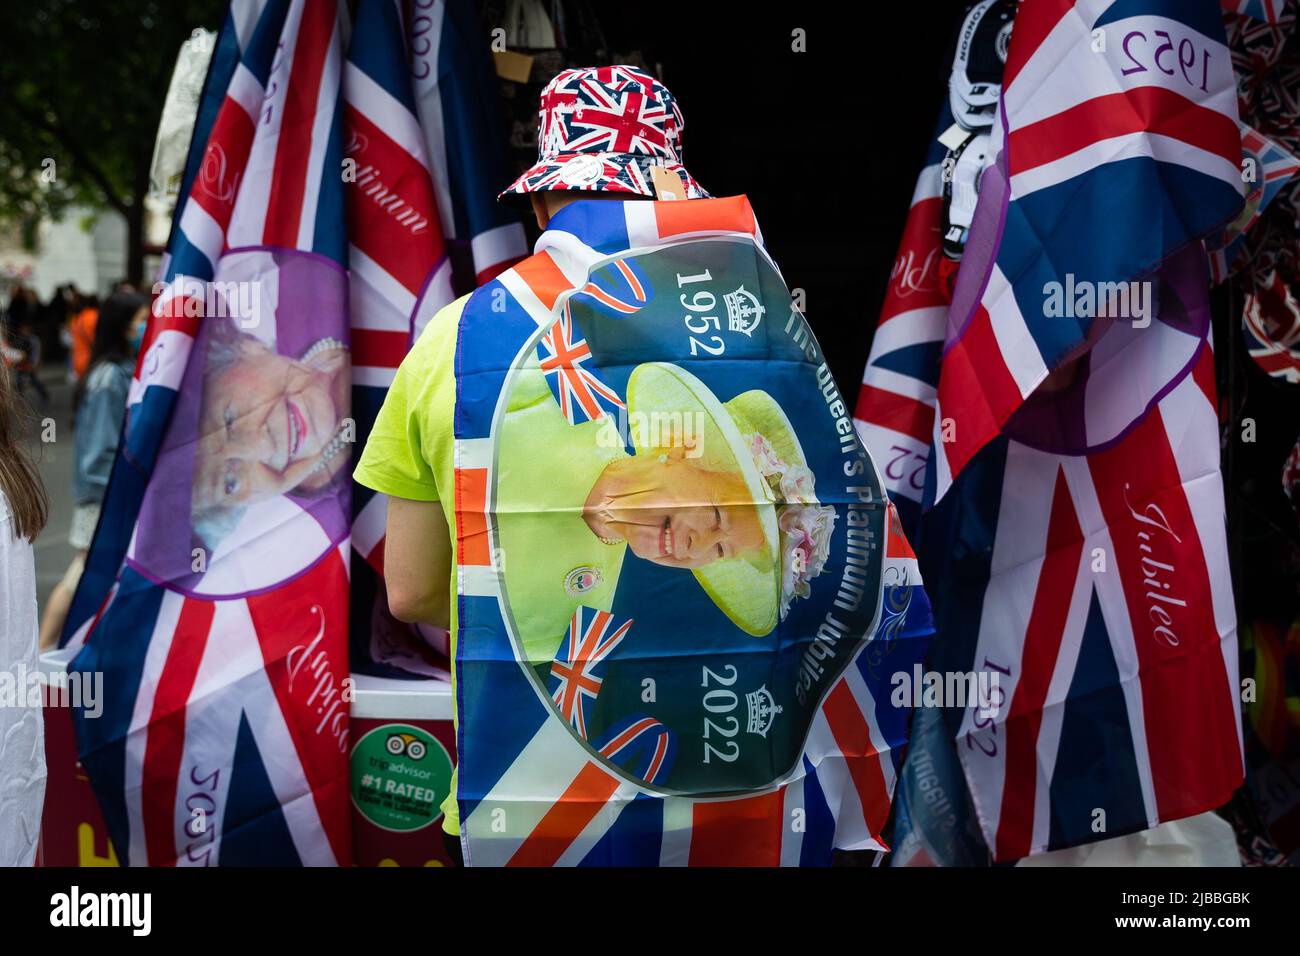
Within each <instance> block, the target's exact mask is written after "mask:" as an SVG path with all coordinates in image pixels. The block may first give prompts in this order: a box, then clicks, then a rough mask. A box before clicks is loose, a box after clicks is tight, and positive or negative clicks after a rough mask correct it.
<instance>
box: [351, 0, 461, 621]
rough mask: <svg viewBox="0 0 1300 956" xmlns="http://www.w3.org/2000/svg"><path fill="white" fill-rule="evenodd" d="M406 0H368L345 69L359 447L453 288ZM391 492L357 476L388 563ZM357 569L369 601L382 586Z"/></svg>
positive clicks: (364, 526)
mask: <svg viewBox="0 0 1300 956" xmlns="http://www.w3.org/2000/svg"><path fill="white" fill-rule="evenodd" d="M410 28H411V25H410V24H409V23H404V21H403V12H402V4H401V2H400V0H363V2H362V3H361V4H360V6H359V7H358V9H357V20H356V25H355V28H354V32H353V36H352V42H351V44H350V46H349V49H348V62H347V66H346V68H345V71H344V75H343V104H342V106H343V120H344V154H345V159H346V160H349V161H351V163H352V164H353V166H352V168H351V169H350V175H349V176H348V177H347V183H346V186H345V191H346V195H347V210H348V218H349V229H348V271H349V279H350V281H349V298H350V302H349V306H350V313H351V325H352V384H353V389H352V402H353V417H354V418H355V420H356V422H357V444H356V446H355V447H356V448H357V449H360V448H363V447H365V441H366V438H367V437H368V436H369V434H370V429H371V427H372V426H373V425H374V420H375V416H376V415H377V414H378V413H379V409H380V407H381V406H382V405H383V402H384V396H385V395H387V394H388V387H389V386H390V385H391V384H392V381H393V377H394V376H395V375H396V374H397V367H398V365H400V364H401V361H402V359H403V358H405V356H406V353H407V351H409V349H410V347H411V345H412V344H413V343H414V342H415V340H416V338H418V337H419V334H420V332H421V331H422V330H423V328H424V326H425V325H426V324H427V323H428V321H429V319H431V318H432V317H433V315H434V313H436V312H437V311H438V310H439V309H440V308H442V307H443V306H444V305H447V304H448V303H450V302H451V301H452V299H453V298H454V292H453V289H452V265H451V261H450V259H449V257H448V254H447V248H446V243H445V241H444V238H443V231H442V218H441V217H440V215H439V210H438V207H437V203H436V201H435V198H434V188H433V180H432V176H431V172H430V166H429V161H428V158H427V155H426V153H425V137H424V134H423V131H422V129H421V125H420V121H419V118H418V115H417V109H416V105H417V104H416V100H415V97H414V90H413V86H412V78H411V69H410V68H409V67H408V66H407V60H406V54H405V49H406V41H405V39H404V38H405V36H406V34H407V33H408V32H409V30H410ZM387 501H388V498H387V496H386V495H382V494H379V493H377V492H374V491H372V490H370V489H368V488H363V487H362V486H360V485H354V486H353V507H354V510H355V518H354V522H353V546H354V548H355V549H356V551H357V554H358V555H359V556H360V557H361V558H363V559H364V560H365V561H366V562H367V563H368V564H369V565H370V566H371V567H372V568H373V569H374V570H375V571H377V572H378V573H380V574H382V573H383V553H384V552H383V538H384V529H385V527H386V524H387V513H388V507H387ZM363 575H364V572H360V573H359V574H358V578H359V580H358V582H357V586H358V588H359V589H361V590H363V591H364V592H365V593H364V594H358V595H357V597H358V598H360V599H362V600H364V601H366V602H367V605H368V603H369V601H370V600H372V599H373V596H374V594H377V593H379V592H380V591H381V589H380V588H379V587H377V585H376V582H375V581H373V580H370V579H369V576H368V575H365V577H366V578H367V579H366V580H360V579H361V578H362V576H363Z"/></svg>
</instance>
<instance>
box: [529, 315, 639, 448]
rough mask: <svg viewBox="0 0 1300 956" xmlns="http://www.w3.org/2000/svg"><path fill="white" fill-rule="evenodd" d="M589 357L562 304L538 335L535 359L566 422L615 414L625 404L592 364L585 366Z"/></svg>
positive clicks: (574, 324) (589, 354) (583, 420)
mask: <svg viewBox="0 0 1300 956" xmlns="http://www.w3.org/2000/svg"><path fill="white" fill-rule="evenodd" d="M590 358H591V349H590V348H588V346H587V342H586V340H585V339H584V338H583V337H582V333H581V332H580V331H579V330H578V327H577V324H576V323H575V322H574V321H573V312H572V310H571V309H570V308H569V306H568V304H567V303H566V304H565V306H564V312H563V314H562V315H561V317H560V320H559V321H558V322H556V323H555V324H554V325H553V326H551V330H550V331H549V332H547V333H546V334H545V335H543V336H542V338H541V341H540V343H539V344H538V346H537V360H538V362H539V364H540V365H541V368H542V372H543V374H545V376H546V384H547V385H548V386H550V389H551V394H552V395H554V396H555V400H556V401H557V402H558V403H559V405H560V411H561V412H563V413H564V417H565V419H566V420H567V421H568V423H569V424H570V425H580V424H582V423H583V422H591V421H595V420H596V419H598V418H602V417H604V416H605V415H617V414H618V412H619V409H622V408H626V407H627V404H626V403H625V402H624V401H623V399H621V398H620V397H619V395H618V393H617V392H615V391H614V390H613V389H612V388H610V387H609V386H608V385H606V384H605V382H604V380H603V379H602V378H601V377H600V373H599V372H598V371H596V369H595V368H594V367H591V368H588V367H587V363H588V361H589V360H590Z"/></svg>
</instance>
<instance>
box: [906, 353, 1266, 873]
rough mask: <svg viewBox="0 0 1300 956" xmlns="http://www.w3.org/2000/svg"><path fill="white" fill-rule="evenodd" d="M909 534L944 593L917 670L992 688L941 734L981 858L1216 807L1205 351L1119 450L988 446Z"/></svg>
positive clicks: (1209, 395) (1224, 618)
mask: <svg viewBox="0 0 1300 956" xmlns="http://www.w3.org/2000/svg"><path fill="white" fill-rule="evenodd" d="M925 524H926V527H925V529H924V530H923V532H922V534H921V542H920V545H919V546H920V548H921V549H922V554H923V555H925V554H927V547H928V546H929V544H930V542H932V541H933V542H934V543H935V545H934V549H933V552H932V554H933V558H932V560H933V561H935V562H937V563H935V564H932V563H931V559H930V558H929V557H927V563H926V572H927V573H928V574H935V573H943V574H947V575H948V577H947V578H946V580H945V596H944V598H943V600H942V601H939V602H936V608H937V611H936V618H937V620H938V622H939V635H938V636H937V637H936V640H935V642H934V644H933V645H932V647H933V654H932V657H931V658H930V660H929V661H928V666H930V667H933V668H936V669H938V670H944V669H946V668H949V667H955V668H958V669H963V670H976V671H983V672H986V673H988V674H989V675H990V677H991V676H993V675H996V676H997V678H998V680H999V684H1000V690H1001V693H1002V695H1004V699H1005V703H1004V705H1003V706H1002V707H1001V708H1000V709H999V712H998V713H997V715H996V716H994V717H990V716H989V715H987V714H981V713H980V712H979V711H978V710H976V709H975V708H974V707H972V708H970V709H968V710H966V711H965V713H964V714H962V715H961V720H960V723H959V726H958V727H957V728H956V731H955V738H956V748H957V753H958V755H959V757H960V759H961V762H962V765H963V767H964V770H965V774H966V779H967V782H968V784H969V787H970V792H971V795H972V798H973V803H974V805H975V807H976V810H977V814H978V818H979V822H980V826H981V828H982V831H983V835H984V838H985V840H986V842H987V844H988V846H989V848H990V849H991V850H992V851H993V855H994V857H995V859H997V860H1014V859H1017V858H1019V857H1024V856H1027V855H1030V854H1033V853H1039V852H1042V851H1045V850H1052V849H1057V848H1060V847H1066V846H1074V845H1078V844H1082V843H1088V842H1091V841H1093V840H1097V839H1102V838H1105V837H1110V836H1117V835H1120V834H1124V833H1130V832H1134V831H1137V830H1143V829H1146V828H1148V827H1151V826H1155V825H1156V824H1158V823H1161V822H1164V821H1168V820H1176V819H1179V818H1182V817H1187V816H1192V815H1195V814H1197V813H1201V812H1203V811H1206V810H1211V809H1214V808H1215V807H1218V806H1220V805H1222V804H1223V803H1225V802H1226V801H1227V800H1228V799H1229V798H1230V797H1231V795H1232V793H1233V792H1234V790H1236V788H1237V787H1238V786H1239V785H1240V784H1241V782H1242V779H1243V762H1242V749H1241V746H1242V744H1241V722H1240V707H1239V702H1238V697H1237V695H1238V693H1239V688H1240V685H1239V683H1238V660H1237V627H1236V615H1235V609H1234V606H1233V595H1232V584H1231V575H1230V573H1229V569H1228V549H1227V540H1226V532H1225V522H1224V505H1223V483H1222V479H1221V476H1220V474H1219V447H1218V418H1217V409H1216V403H1215V392H1214V363H1213V358H1212V353H1211V351H1210V349H1209V346H1208V343H1207V345H1206V347H1205V348H1204V349H1203V350H1202V352H1201V357H1200V359H1199V360H1198V363H1197V365H1196V366H1195V368H1194V370H1193V371H1192V373H1191V374H1189V375H1186V376H1184V377H1183V378H1182V379H1181V380H1180V381H1179V383H1178V384H1177V386H1176V387H1175V388H1174V389H1173V390H1172V391H1171V392H1169V394H1168V395H1166V396H1165V397H1164V398H1163V399H1162V400H1161V401H1160V403H1159V404H1158V406H1157V407H1156V408H1155V409H1154V410H1152V411H1151V412H1149V413H1148V414H1147V415H1145V416H1144V417H1143V418H1142V419H1141V421H1140V423H1139V424H1138V426H1137V427H1136V428H1135V429H1134V430H1133V431H1131V432H1130V433H1128V434H1127V435H1126V436H1125V437H1124V438H1123V439H1122V440H1120V441H1119V442H1117V443H1115V444H1114V445H1112V446H1111V447H1109V448H1107V449H1105V450H1101V451H1096V452H1093V453H1091V454H1088V455H1059V454H1054V453H1051V452H1045V451H1042V450H1040V449H1037V448H1034V447H1031V446H1030V445H1027V444H1024V443H1021V442H1017V441H1014V440H1010V439H1007V438H999V439H997V440H995V441H994V442H993V443H991V444H990V445H989V446H988V447H987V448H986V450H985V451H984V452H982V453H981V454H980V456H979V457H978V458H977V459H976V460H975V461H974V462H972V464H971V466H970V469H969V472H968V473H967V474H965V475H963V477H962V478H961V479H960V481H959V483H958V486H957V488H955V489H954V492H953V494H952V495H951V496H949V498H948V499H945V501H944V502H941V503H940V505H939V506H937V507H936V508H935V510H934V511H933V512H931V513H930V514H928V515H927V516H926V518H925ZM958 528H960V529H961V530H960V531H955V530H954V529H958ZM949 534H955V535H956V538H955V539H954V538H952V537H946V535H949ZM941 542H942V546H943V547H946V548H949V549H951V551H950V553H956V554H957V555H958V556H955V557H952V558H949V557H947V556H946V555H945V554H943V553H942V552H941V548H940V543H941ZM962 555H964V556H966V560H965V561H963V560H962V558H961V557H960V556H962ZM972 555H975V556H978V557H976V558H974V559H973V560H971V559H970V556H972ZM1098 810H1101V811H1103V812H1104V824H1105V830H1104V831H1098V830H1097V828H1096V827H1095V824H1096V823H1097V822H1098V821H1099V820H1101V819H1102V818H1101V817H1099V816H1098V815H1097V811H1098Z"/></svg>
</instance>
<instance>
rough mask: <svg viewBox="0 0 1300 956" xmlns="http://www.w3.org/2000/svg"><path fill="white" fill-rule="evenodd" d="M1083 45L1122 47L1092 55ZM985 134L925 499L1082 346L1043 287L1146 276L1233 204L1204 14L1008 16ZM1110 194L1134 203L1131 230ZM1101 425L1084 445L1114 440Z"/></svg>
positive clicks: (1084, 332) (1232, 147) (1189, 7)
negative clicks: (988, 144) (987, 147)
mask: <svg viewBox="0 0 1300 956" xmlns="http://www.w3.org/2000/svg"><path fill="white" fill-rule="evenodd" d="M1097 31H1101V33H1100V34H1098V33H1097ZM1098 35H1101V36H1109V37H1112V38H1124V37H1128V38H1129V40H1128V41H1126V42H1123V43H1121V42H1110V43H1107V44H1106V45H1105V47H1104V49H1100V48H1099V49H1094V46H1095V45H1096V40H1095V39H1094V38H1095V36H1098ZM1164 35H1168V36H1169V37H1170V38H1171V42H1172V43H1173V44H1174V45H1181V46H1182V48H1183V49H1184V50H1185V51H1187V53H1188V56H1187V57H1186V58H1185V59H1191V60H1194V62H1193V63H1192V64H1191V65H1189V66H1188V67H1187V68H1186V69H1185V70H1181V71H1180V70H1178V69H1176V68H1168V56H1169V50H1168V49H1164V48H1163V47H1162V46H1161V41H1160V37H1162V36H1164ZM1141 37H1150V38H1151V39H1150V40H1149V41H1145V43H1144V41H1143V40H1141V39H1140V38H1141ZM1170 49H1172V47H1171V48H1170ZM1126 50H1127V51H1129V52H1131V53H1132V54H1133V56H1135V57H1138V60H1137V65H1136V66H1134V65H1133V63H1131V62H1130V61H1129V58H1128V56H1127V55H1126V52H1125V51H1126ZM1157 61H1158V62H1157ZM1170 70H1172V73H1171V72H1170ZM994 129H995V131H998V133H997V135H995V141H997V147H996V156H995V160H994V163H993V166H992V167H990V168H989V169H988V170H986V171H985V173H984V175H983V177H982V179H981V185H980V198H979V205H978V207H977V209H976V213H975V222H974V224H973V225H972V227H971V238H970V242H969V244H968V249H971V250H976V251H977V253H978V251H981V250H982V254H977V255H975V256H974V257H973V258H967V259H964V260H963V262H962V267H961V270H960V272H959V273H958V277H957V285H956V289H955V291H954V297H953V304H952V307H951V309H950V311H949V324H948V333H947V336H946V340H945V344H944V352H943V368H942V373H941V376H940V380H939V388H938V400H937V405H936V415H935V422H934V447H935V448H936V449H938V451H939V453H938V454H937V455H936V457H935V468H934V471H933V476H932V477H933V483H934V485H933V493H932V496H931V497H932V498H933V499H934V500H938V499H940V498H942V497H943V495H944V493H945V492H946V491H947V489H948V488H949V487H950V486H951V484H952V480H953V478H954V477H955V476H956V475H957V474H959V473H960V472H961V469H962V468H963V467H965V465H966V463H967V462H969V461H970V460H971V459H972V458H973V457H974V455H975V453H976V452H978V451H979V449H980V448H982V447H983V446H984V445H985V444H987V443H988V442H989V441H990V440H992V439H993V438H994V437H995V436H996V435H997V434H998V432H999V429H1000V428H1001V427H1002V426H1003V425H1004V424H1005V423H1006V422H1007V421H1008V419H1010V418H1011V416H1012V415H1013V414H1014V413H1015V412H1016V411H1017V409H1019V408H1020V407H1021V406H1022V405H1023V404H1024V403H1025V400H1026V399H1027V398H1028V397H1029V396H1030V395H1031V394H1033V393H1034V391H1035V390H1036V389H1037V388H1038V386H1039V385H1040V384H1042V383H1043V381H1044V380H1045V379H1046V378H1047V377H1048V376H1049V375H1050V374H1052V373H1053V372H1054V371H1055V370H1056V369H1057V368H1058V367H1059V366H1061V365H1062V364H1063V363H1065V362H1066V361H1067V359H1073V358H1075V357H1077V355H1078V354H1080V353H1081V351H1083V350H1085V349H1086V348H1087V346H1088V345H1089V344H1090V343H1091V341H1092V338H1091V337H1092V336H1093V333H1094V325H1095V324H1097V323H1095V321H1094V320H1095V316H1089V315H1074V314H1073V313H1067V314H1066V315H1063V316H1058V315H1054V314H1050V313H1049V312H1048V311H1047V309H1046V308H1045V305H1044V300H1045V289H1046V287H1047V286H1048V284H1049V283H1052V282H1060V283H1064V282H1066V281H1067V278H1068V276H1073V277H1074V279H1076V280H1082V281H1085V282H1088V283H1090V284H1097V283H1115V282H1122V283H1128V282H1130V281H1132V280H1135V279H1136V278H1138V277H1140V276H1147V275H1148V274H1150V273H1151V272H1153V271H1154V270H1155V269H1157V268H1159V266H1160V265H1161V263H1163V262H1165V261H1166V260H1167V259H1169V258H1170V257H1171V256H1172V255H1173V254H1174V253H1175V252H1177V251H1178V250H1179V249H1181V248H1182V247H1184V246H1185V245H1187V244H1188V243H1190V242H1193V241H1196V240H1199V239H1201V238H1202V237H1204V236H1205V235H1206V234H1207V233H1209V232H1210V231H1211V230H1212V229H1214V228H1216V227H1217V226H1219V225H1220V224H1221V223H1223V222H1226V221H1229V220H1231V219H1232V218H1234V217H1235V216H1236V215H1237V214H1238V213H1239V212H1240V211H1241V208H1242V205H1243V192H1244V190H1243V186H1242V181H1241V133H1240V128H1239V122H1238V117H1237V97H1236V84H1235V79H1234V77H1233V73H1232V67H1231V62H1230V59H1229V56H1228V49H1227V47H1226V46H1225V44H1224V33H1223V21H1222V17H1221V15H1220V11H1219V8H1218V5H1217V4H1216V3H1214V2H1213V0H1138V2H1133V0H1078V2H1066V0H1042V2H1036V0H1031V2H1025V3H1022V4H1021V5H1020V8H1019V11H1018V13H1017V18H1016V23H1015V32H1014V33H1013V34H1012V38H1011V45H1010V50H1009V52H1008V56H1007V64H1006V71H1005V76H1004V82H1003V94H1002V101H1001V104H1000V107H999V112H998V116H997V119H996V120H995V123H994ZM1117 196H1126V197H1149V200H1148V199H1146V198H1144V200H1143V202H1142V203H1141V204H1140V205H1141V207H1142V208H1143V215H1142V216H1138V215H1137V210H1138V208H1139V204H1138V203H1129V204H1126V205H1125V204H1121V205H1117V204H1116V202H1115V201H1114V197H1117ZM1152 223H1158V224H1160V228H1150V226H1151V224H1152ZM1065 224H1068V226H1067V225H1065ZM1065 266H1068V269H1066V268H1064V267H1065ZM1103 327H1104V325H1098V328H1097V330H1100V329H1101V328H1103ZM1157 378H1158V377H1157ZM1151 384H1152V385H1153V387H1154V389H1155V390H1158V389H1159V388H1160V387H1161V386H1162V385H1163V382H1160V381H1157V380H1156V379H1152V380H1151ZM1155 398H1156V395H1155V392H1154V391H1153V392H1152V393H1151V394H1149V395H1148V396H1147V400H1148V402H1150V401H1153V400H1154V399H1155ZM1144 404H1145V403H1144ZM1111 424H1113V423H1110V422H1107V423H1105V425H1104V426H1103V427H1102V428H1100V429H1098V430H1094V434H1093V435H1092V436H1091V437H1092V442H1091V443H1092V444H1100V443H1101V442H1104V441H1106V440H1109V439H1110V438H1113V437H1115V433H1114V432H1110V433H1109V434H1107V433H1106V431H1107V429H1108V428H1109V426H1110V425H1111Z"/></svg>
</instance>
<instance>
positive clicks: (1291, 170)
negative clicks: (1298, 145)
mask: <svg viewBox="0 0 1300 956" xmlns="http://www.w3.org/2000/svg"><path fill="white" fill-rule="evenodd" d="M1241 152H1242V156H1243V157H1244V159H1243V162H1246V163H1248V164H1253V166H1251V167H1250V171H1251V172H1252V173H1253V174H1254V177H1255V178H1254V180H1253V182H1252V183H1251V188H1250V192H1249V194H1248V195H1247V197H1246V210H1245V219H1244V221H1243V220H1242V219H1240V218H1239V219H1238V220H1236V221H1234V222H1233V223H1232V224H1231V225H1229V226H1228V227H1226V228H1225V229H1224V230H1223V231H1222V232H1221V233H1219V234H1218V235H1213V236H1210V237H1209V238H1208V239H1206V241H1205V246H1206V248H1207V249H1208V250H1210V278H1211V281H1212V282H1213V283H1214V284H1216V285H1217V284H1218V283H1220V282H1222V281H1224V280H1225V279H1227V278H1228V276H1230V275H1232V274H1233V272H1234V271H1236V270H1235V269H1234V265H1236V264H1237V263H1236V260H1237V259H1238V257H1239V256H1240V254H1241V251H1242V247H1243V246H1244V245H1245V236H1246V233H1248V232H1249V231H1250V229H1251V227H1252V226H1254V225H1255V223H1257V222H1259V219H1260V216H1262V215H1263V214H1264V210H1266V209H1267V208H1268V207H1269V206H1270V205H1271V204H1272V202H1273V200H1274V199H1276V198H1277V196H1278V194H1279V193H1280V192H1281V191H1282V190H1283V188H1285V187H1286V185H1287V184H1288V183H1289V182H1291V181H1292V180H1293V179H1294V178H1295V176H1296V174H1297V173H1300V159H1296V157H1295V156H1292V155H1291V154H1290V153H1289V152H1287V151H1286V150H1285V149H1283V148H1282V147H1281V146H1279V145H1278V144H1277V143H1275V142H1273V140H1271V139H1269V138H1268V137H1267V136H1264V135H1263V134H1262V133H1260V132H1259V131H1258V130H1254V129H1251V128H1250V127H1249V126H1245V125H1244V124H1243V125H1242V128H1241Z"/></svg>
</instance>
